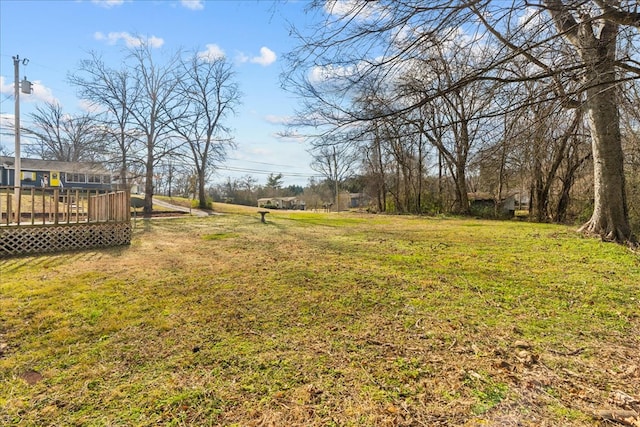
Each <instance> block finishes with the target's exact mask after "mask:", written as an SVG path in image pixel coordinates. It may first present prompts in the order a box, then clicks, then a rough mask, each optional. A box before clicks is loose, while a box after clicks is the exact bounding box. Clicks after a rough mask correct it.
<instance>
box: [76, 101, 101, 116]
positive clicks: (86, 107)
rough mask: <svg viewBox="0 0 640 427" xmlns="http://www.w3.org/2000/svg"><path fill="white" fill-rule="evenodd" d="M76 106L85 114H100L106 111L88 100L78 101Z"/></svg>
mask: <svg viewBox="0 0 640 427" xmlns="http://www.w3.org/2000/svg"><path fill="white" fill-rule="evenodd" d="M78 106H79V107H80V109H81V110H82V111H86V112H87V113H101V112H103V111H105V110H106V108H105V107H103V106H102V105H100V104H97V103H95V102H93V101H89V100H88V99H81V100H79V101H78Z"/></svg>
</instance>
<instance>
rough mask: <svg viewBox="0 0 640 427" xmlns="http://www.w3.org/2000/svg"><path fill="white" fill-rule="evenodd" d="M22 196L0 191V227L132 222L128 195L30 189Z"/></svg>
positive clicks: (5, 190)
mask: <svg viewBox="0 0 640 427" xmlns="http://www.w3.org/2000/svg"><path fill="white" fill-rule="evenodd" d="M20 193H21V197H19V198H16V196H15V194H16V189H15V188H14V187H0V226H1V225H6V226H8V225H38V224H43V225H44V224H79V223H87V222H109V221H116V222H122V221H129V220H130V218H131V216H130V215H131V214H130V208H129V194H128V193H127V192H126V191H116V192H111V193H99V192H97V191H96V190H87V189H76V188H69V189H60V188H57V187H45V188H36V187H28V188H21V189H20Z"/></svg>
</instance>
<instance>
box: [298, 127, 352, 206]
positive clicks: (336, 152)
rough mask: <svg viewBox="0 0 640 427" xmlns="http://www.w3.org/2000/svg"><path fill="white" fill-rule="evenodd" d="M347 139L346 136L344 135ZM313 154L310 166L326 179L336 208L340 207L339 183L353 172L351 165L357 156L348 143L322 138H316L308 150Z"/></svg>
mask: <svg viewBox="0 0 640 427" xmlns="http://www.w3.org/2000/svg"><path fill="white" fill-rule="evenodd" d="M344 137H345V138H346V139H349V137H348V136H344ZM310 152H311V154H312V156H313V162H312V163H311V168H312V169H313V170H315V171H316V172H319V173H321V174H322V175H323V176H324V177H325V178H326V179H327V181H328V184H329V185H330V187H331V191H332V193H333V199H334V202H335V206H336V209H338V210H339V209H340V203H339V202H340V200H339V197H340V185H341V183H342V182H343V181H344V180H345V179H347V178H349V177H350V176H351V175H352V174H353V172H354V171H353V167H354V165H355V164H356V163H357V161H358V159H359V157H358V156H357V155H356V153H354V151H353V150H352V148H351V146H350V145H348V144H339V143H336V141H335V140H328V139H327V138H322V139H320V140H316V141H315V143H314V148H313V149H312V150H311V151H310Z"/></svg>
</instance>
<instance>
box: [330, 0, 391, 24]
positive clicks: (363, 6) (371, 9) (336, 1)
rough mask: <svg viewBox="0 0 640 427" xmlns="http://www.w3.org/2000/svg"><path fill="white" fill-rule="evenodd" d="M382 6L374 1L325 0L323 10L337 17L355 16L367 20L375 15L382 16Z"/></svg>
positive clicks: (383, 9)
mask: <svg viewBox="0 0 640 427" xmlns="http://www.w3.org/2000/svg"><path fill="white" fill-rule="evenodd" d="M384 11H385V8H384V6H381V5H380V4H378V2H374V1H365V2H363V1H361V0H326V1H325V3H324V12H325V13H326V14H328V15H334V16H337V17H338V18H346V17H349V18H355V19H357V20H367V19H370V18H373V17H376V16H378V17H379V16H383V14H384Z"/></svg>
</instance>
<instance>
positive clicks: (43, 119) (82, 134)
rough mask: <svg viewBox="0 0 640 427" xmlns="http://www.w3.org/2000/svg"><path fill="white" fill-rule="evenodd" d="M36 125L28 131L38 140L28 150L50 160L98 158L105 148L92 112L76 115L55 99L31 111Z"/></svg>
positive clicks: (26, 129) (28, 133)
mask: <svg viewBox="0 0 640 427" xmlns="http://www.w3.org/2000/svg"><path fill="white" fill-rule="evenodd" d="M30 117H31V121H32V123H33V125H32V126H31V127H28V128H25V129H24V133H25V134H26V135H29V136H31V137H32V138H33V139H34V140H35V142H33V143H30V144H27V145H25V149H24V151H25V153H26V154H27V155H34V156H36V157H39V158H42V159H48V160H60V161H66V162H78V161H96V160H99V159H100V157H101V155H102V154H103V152H104V151H103V147H102V144H101V141H100V138H99V133H98V132H97V130H96V120H95V117H94V116H92V115H90V114H82V115H78V116H72V115H69V114H66V113H65V112H64V111H63V110H62V106H61V105H60V104H58V103H55V102H46V103H45V104H44V105H42V106H37V107H36V111H35V112H33V113H31V114H30Z"/></svg>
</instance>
